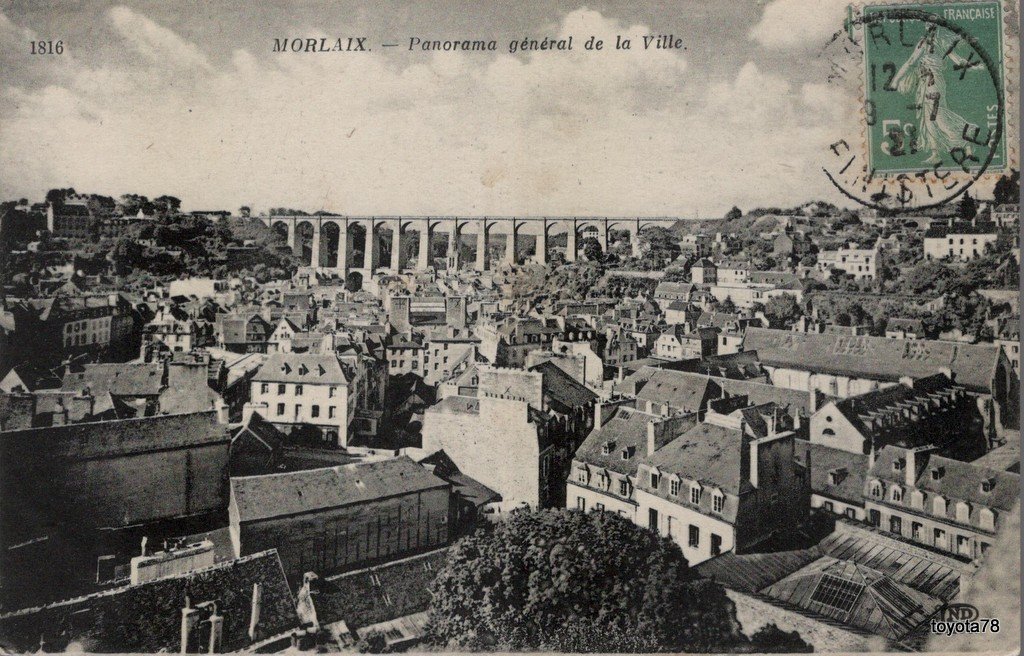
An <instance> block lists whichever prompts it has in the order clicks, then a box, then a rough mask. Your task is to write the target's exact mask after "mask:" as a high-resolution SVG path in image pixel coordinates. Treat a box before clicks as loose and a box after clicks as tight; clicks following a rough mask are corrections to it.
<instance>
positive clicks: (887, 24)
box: [860, 1, 1007, 175]
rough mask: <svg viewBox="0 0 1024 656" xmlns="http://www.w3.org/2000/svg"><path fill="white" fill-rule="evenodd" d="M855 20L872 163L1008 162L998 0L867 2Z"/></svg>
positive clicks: (877, 168)
mask: <svg viewBox="0 0 1024 656" xmlns="http://www.w3.org/2000/svg"><path fill="white" fill-rule="evenodd" d="M860 19H861V21H863V28H864V31H863V40H864V115H865V124H866V127H865V129H866V135H867V150H868V152H867V155H868V159H869V166H870V169H871V171H873V172H874V173H875V174H879V175H886V174H894V173H918V172H922V171H929V172H932V173H940V172H953V171H960V172H962V173H970V174H978V173H980V172H982V171H985V172H995V171H1002V170H1004V169H1005V167H1006V164H1007V152H1006V148H1007V146H1006V144H1007V138H1006V134H1007V130H1006V129H1005V125H1004V120H1005V116H1006V114H1005V111H1006V107H1005V103H1004V79H1005V78H1004V61H1003V29H1002V28H1003V15H1002V7H1001V3H1000V2H998V1H992V2H955V3H916V4H898V5H889V4H881V5H869V6H865V7H863V9H862V14H861V17H860Z"/></svg>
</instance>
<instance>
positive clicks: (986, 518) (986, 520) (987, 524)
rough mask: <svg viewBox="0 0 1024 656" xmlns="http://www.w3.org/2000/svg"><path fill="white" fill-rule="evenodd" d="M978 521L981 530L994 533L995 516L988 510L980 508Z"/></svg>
mask: <svg viewBox="0 0 1024 656" xmlns="http://www.w3.org/2000/svg"><path fill="white" fill-rule="evenodd" d="M978 521H979V522H980V523H981V528H983V529H985V530H988V531H994V530H995V529H996V515H995V513H994V512H992V511H991V510H989V509H988V508H982V510H981V516H980V518H979V520H978Z"/></svg>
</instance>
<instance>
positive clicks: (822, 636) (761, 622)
mask: <svg viewBox="0 0 1024 656" xmlns="http://www.w3.org/2000/svg"><path fill="white" fill-rule="evenodd" d="M725 594H726V595H727V596H728V597H729V599H731V600H732V602H733V603H734V604H736V620H737V621H738V622H739V624H740V628H741V629H742V630H743V633H744V634H745V635H747V636H748V637H749V636H752V635H753V634H754V633H755V632H756V631H757V630H758V629H760V628H762V627H763V626H765V625H766V624H775V625H776V626H777V627H779V628H780V629H782V630H783V631H796V632H797V633H799V634H800V637H801V638H803V640H804V641H805V642H807V643H809V644H811V645H813V646H814V651H816V652H823V651H826V652H863V651H879V652H880V651H885V650H886V644H885V641H884V640H883V639H882V638H878V637H875V636H867V635H862V634H859V633H854V632H853V631H849V630H847V629H844V628H842V627H839V626H835V625H832V624H826V623H824V622H821V621H819V620H816V619H814V618H812V617H808V616H807V615H804V614H800V613H797V612H794V611H791V610H787V609H785V608H781V607H779V606H776V605H775V604H771V603H768V602H767V601H764V600H762V599H758V598H756V597H754V596H751V595H748V594H744V593H742V592H736V591H735V590H729V589H726V591H725Z"/></svg>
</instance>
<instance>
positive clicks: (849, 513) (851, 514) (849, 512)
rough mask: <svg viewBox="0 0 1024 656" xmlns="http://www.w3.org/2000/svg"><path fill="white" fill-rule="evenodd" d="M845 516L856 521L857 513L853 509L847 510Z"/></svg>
mask: <svg viewBox="0 0 1024 656" xmlns="http://www.w3.org/2000/svg"><path fill="white" fill-rule="evenodd" d="M845 515H846V516H847V517H849V518H850V519H857V511H856V510H854V509H853V508H847V509H846V513H845Z"/></svg>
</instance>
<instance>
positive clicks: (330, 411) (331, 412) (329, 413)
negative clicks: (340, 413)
mask: <svg viewBox="0 0 1024 656" xmlns="http://www.w3.org/2000/svg"><path fill="white" fill-rule="evenodd" d="M334 412H335V407H334V406H333V405H331V406H327V417H328V418H329V419H334Z"/></svg>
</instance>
